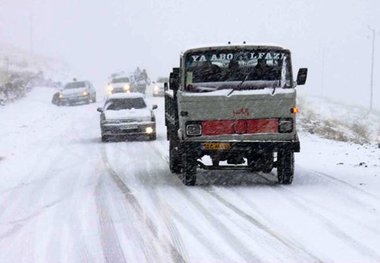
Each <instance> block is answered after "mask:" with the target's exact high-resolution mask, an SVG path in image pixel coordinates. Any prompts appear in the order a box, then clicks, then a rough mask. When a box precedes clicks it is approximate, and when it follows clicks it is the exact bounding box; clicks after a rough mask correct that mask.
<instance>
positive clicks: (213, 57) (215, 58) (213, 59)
mask: <svg viewBox="0 0 380 263" xmlns="http://www.w3.org/2000/svg"><path fill="white" fill-rule="evenodd" d="M210 60H211V61H216V60H218V57H217V56H216V55H215V54H213V55H212V57H211V59H210Z"/></svg>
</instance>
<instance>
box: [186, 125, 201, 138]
mask: <svg viewBox="0 0 380 263" xmlns="http://www.w3.org/2000/svg"><path fill="white" fill-rule="evenodd" d="M186 135H187V136H201V135H202V126H201V125H200V124H198V123H191V124H187V125H186Z"/></svg>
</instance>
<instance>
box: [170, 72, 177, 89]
mask: <svg viewBox="0 0 380 263" xmlns="http://www.w3.org/2000/svg"><path fill="white" fill-rule="evenodd" d="M169 88H170V89H171V90H173V91H177V90H178V89H179V68H173V71H172V72H171V73H170V77H169Z"/></svg>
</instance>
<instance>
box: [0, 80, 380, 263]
mask: <svg viewBox="0 0 380 263" xmlns="http://www.w3.org/2000/svg"><path fill="white" fill-rule="evenodd" d="M53 93H54V90H52V89H48V88H43V87H41V88H36V89H34V90H33V91H32V92H31V93H30V94H28V97H26V98H24V99H22V100H20V101H17V102H15V103H13V104H9V105H7V106H6V107H1V108H0V124H1V126H0V252H1V253H0V262H259V261H261V262H379V261H380V246H379V244H380V194H379V190H378V189H380V169H379V163H380V162H379V161H380V157H379V156H380V154H379V151H380V149H379V148H377V146H376V145H374V144H363V145H360V144H353V143H349V142H336V141H332V140H327V139H323V138H320V137H318V136H317V135H316V134H314V135H312V134H309V133H307V132H306V131H305V130H303V131H302V132H301V133H300V141H301V153H299V154H296V174H295V178H294V182H293V184H292V185H290V186H281V185H277V184H276V182H275V180H276V179H275V177H276V171H274V172H272V173H271V174H261V173H248V172H232V171H228V172H220V171H212V172H205V171H199V177H198V180H197V185H196V186H195V187H186V186H184V185H183V184H182V182H181V181H180V180H179V179H178V178H177V177H176V176H174V175H172V174H171V173H170V171H169V168H168V143H167V141H166V130H165V127H164V119H163V111H164V107H163V98H148V99H147V100H148V101H150V102H151V103H152V104H158V105H159V108H158V111H157V112H156V117H157V129H158V138H157V140H156V141H153V142H147V141H127V142H114V143H101V141H100V129H99V114H98V113H97V112H96V108H97V107H99V105H101V104H103V102H98V103H97V104H89V105H80V106H71V107H56V106H54V105H52V104H51V103H50V101H51V96H52V95H53ZM337 111H338V110H337Z"/></svg>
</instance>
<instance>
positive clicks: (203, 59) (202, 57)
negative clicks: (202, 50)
mask: <svg viewBox="0 0 380 263" xmlns="http://www.w3.org/2000/svg"><path fill="white" fill-rule="evenodd" d="M205 61H207V59H206V56H205V55H202V56H201V58H200V59H199V62H205Z"/></svg>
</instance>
